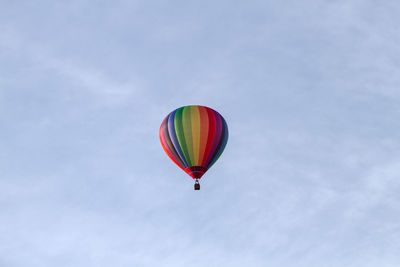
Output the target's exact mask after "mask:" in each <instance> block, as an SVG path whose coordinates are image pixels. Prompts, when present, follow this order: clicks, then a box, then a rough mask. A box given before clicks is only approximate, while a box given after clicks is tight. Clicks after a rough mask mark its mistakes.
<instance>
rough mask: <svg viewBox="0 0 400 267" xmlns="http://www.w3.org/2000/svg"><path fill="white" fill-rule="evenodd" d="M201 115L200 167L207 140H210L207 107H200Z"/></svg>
mask: <svg viewBox="0 0 400 267" xmlns="http://www.w3.org/2000/svg"><path fill="white" fill-rule="evenodd" d="M199 114H200V147H199V162H198V166H201V163H202V162H203V158H204V152H206V147H207V138H208V124H209V122H208V114H207V110H206V108H205V107H199Z"/></svg>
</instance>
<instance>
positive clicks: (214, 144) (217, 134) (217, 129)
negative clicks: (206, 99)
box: [204, 111, 222, 167]
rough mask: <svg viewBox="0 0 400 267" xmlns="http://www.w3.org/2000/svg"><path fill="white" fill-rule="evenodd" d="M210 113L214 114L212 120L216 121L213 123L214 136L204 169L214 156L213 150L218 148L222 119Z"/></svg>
mask: <svg viewBox="0 0 400 267" xmlns="http://www.w3.org/2000/svg"><path fill="white" fill-rule="evenodd" d="M212 112H213V113H214V118H215V121H216V122H215V134H214V138H213V142H212V146H211V149H210V151H209V153H208V156H207V161H206V162H205V164H204V166H205V167H207V166H208V164H209V163H210V162H211V161H212V160H213V156H214V154H215V150H216V149H217V147H218V144H219V141H220V139H221V133H222V119H221V117H220V116H219V114H217V113H216V112H215V111H212Z"/></svg>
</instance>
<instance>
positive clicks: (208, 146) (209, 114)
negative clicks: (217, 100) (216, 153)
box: [201, 109, 215, 166]
mask: <svg viewBox="0 0 400 267" xmlns="http://www.w3.org/2000/svg"><path fill="white" fill-rule="evenodd" d="M207 117H208V135H207V143H206V148H205V152H204V157H203V161H202V163H201V166H206V164H207V159H208V155H209V154H210V150H211V147H212V144H213V140H214V135H215V116H214V113H213V112H212V110H211V109H207Z"/></svg>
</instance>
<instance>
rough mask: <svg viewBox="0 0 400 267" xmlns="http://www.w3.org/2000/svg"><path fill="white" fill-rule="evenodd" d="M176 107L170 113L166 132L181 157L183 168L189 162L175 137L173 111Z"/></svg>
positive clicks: (187, 165)
mask: <svg viewBox="0 0 400 267" xmlns="http://www.w3.org/2000/svg"><path fill="white" fill-rule="evenodd" d="M177 110H178V109H176V110H174V111H173V112H172V113H171V115H170V116H169V118H168V133H169V137H170V138H171V142H172V144H173V145H174V147H175V150H176V152H178V154H179V157H180V158H181V160H182V162H183V163H184V164H185V168H187V167H189V164H188V163H187V161H186V159H185V156H184V155H183V152H182V149H181V147H180V145H179V141H178V138H177V137H176V132H175V113H176V111H177Z"/></svg>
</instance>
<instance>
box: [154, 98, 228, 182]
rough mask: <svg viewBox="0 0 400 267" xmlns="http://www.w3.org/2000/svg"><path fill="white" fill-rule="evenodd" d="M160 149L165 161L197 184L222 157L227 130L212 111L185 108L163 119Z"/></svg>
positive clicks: (224, 124) (200, 107)
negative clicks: (170, 161)
mask: <svg viewBox="0 0 400 267" xmlns="http://www.w3.org/2000/svg"><path fill="white" fill-rule="evenodd" d="M160 141H161V145H162V147H163V149H164V151H165V153H167V155H168V157H170V159H171V160H172V161H173V162H175V164H176V165H178V167H179V168H181V169H182V170H183V171H185V172H186V173H187V174H189V175H190V176H191V177H192V178H193V179H194V180H195V184H194V189H195V190H200V183H199V180H200V179H201V177H202V176H203V174H204V173H205V172H206V171H207V170H208V169H210V168H211V166H212V165H214V163H215V162H216V161H217V159H218V158H219V157H220V156H221V154H222V152H223V151H224V148H225V146H226V143H227V141H228V126H227V124H226V122H225V119H224V118H223V117H222V116H221V115H220V114H219V113H218V112H217V111H215V110H213V109H211V108H208V107H204V106H197V105H193V106H184V107H181V108H178V109H175V110H174V111H172V112H171V113H169V114H168V115H167V117H165V119H164V121H163V122H162V124H161V127H160Z"/></svg>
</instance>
